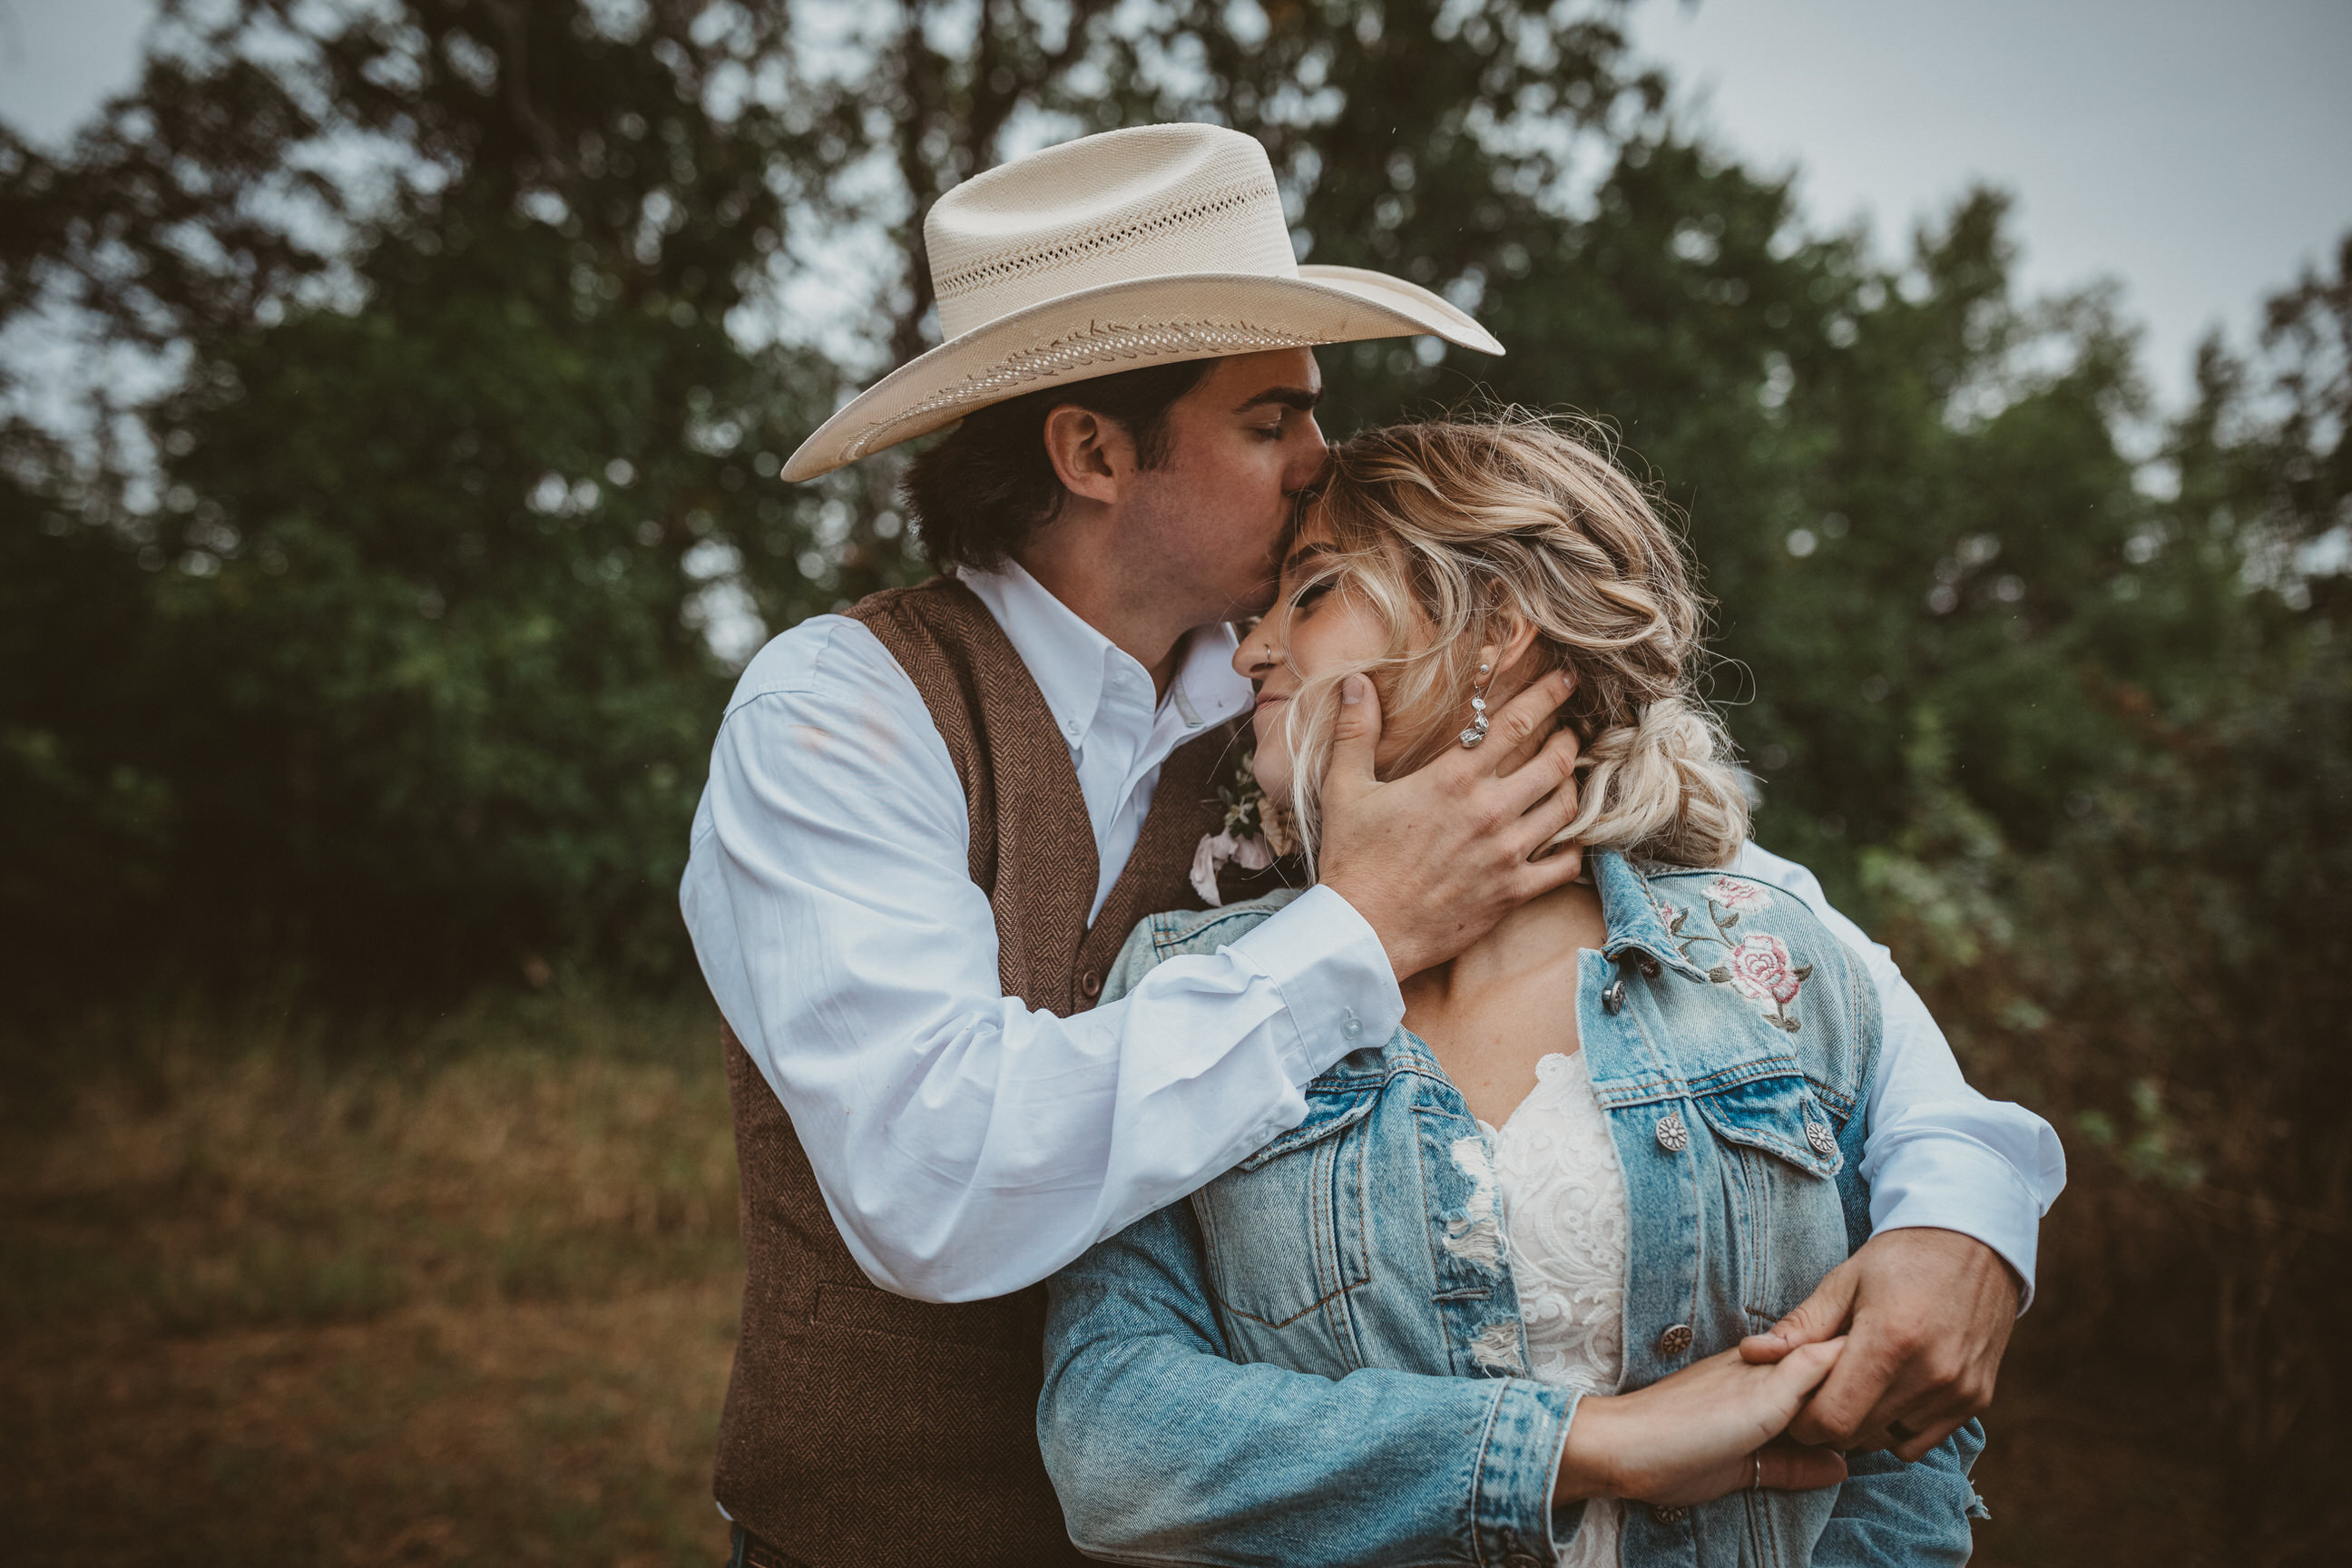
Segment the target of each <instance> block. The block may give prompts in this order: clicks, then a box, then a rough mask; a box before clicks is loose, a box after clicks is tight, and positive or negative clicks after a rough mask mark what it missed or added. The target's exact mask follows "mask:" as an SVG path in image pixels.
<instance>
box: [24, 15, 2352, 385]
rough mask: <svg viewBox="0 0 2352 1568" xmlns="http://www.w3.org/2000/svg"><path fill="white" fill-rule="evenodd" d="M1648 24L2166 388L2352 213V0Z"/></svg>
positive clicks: (1861, 207) (114, 61) (2312, 258)
mask: <svg viewBox="0 0 2352 1568" xmlns="http://www.w3.org/2000/svg"><path fill="white" fill-rule="evenodd" d="M152 11H153V5H152V0H0V116H5V118H6V119H7V120H8V121H10V122H11V123H12V124H14V125H16V127H18V128H19V129H20V130H21V131H25V132H31V133H32V134H33V135H35V136H37V137H39V138H41V139H43V140H45V141H53V140H56V139H58V138H61V137H62V136H64V135H66V134H67V133H68V132H70V131H71V130H72V128H73V127H74V126H75V125H76V124H78V123H79V121H81V120H82V119H84V118H85V117H86V116H88V115H89V112H90V111H91V110H93V109H95V108H96V107H97V105H98V103H99V101H100V100H101V99H102V98H104V97H105V96H106V95H107V94H108V93H110V92H112V91H114V90H116V89H120V88H122V87H125V86H127V85H129V83H130V80H131V73H132V71H133V69H134V68H135V64H136V60H137V54H138V47H139V38H140V35H141V32H142V29H143V28H144V26H145V24H146V20H147V18H148V17H149V16H151V15H152ZM1633 30H1634V34H1635V37H1636V38H1637V39H1638V41H1639V43H1640V45H1641V46H1642V47H1643V49H1644V50H1646V51H1647V52H1649V53H1651V54H1653V55H1654V56H1656V57H1657V58H1661V59H1663V60H1664V61H1665V62H1666V64H1667V65H1668V66H1669V67H1670V68H1672V69H1673V73H1674V75H1675V78H1676V79H1677V81H1678V82H1679V84H1680V90H1681V92H1682V94H1683V97H1684V100H1685V105H1686V109H1687V111H1688V112H1689V113H1690V114H1691V115H1692V116H1693V117H1694V118H1696V120H1698V121H1702V122H1704V123H1706V125H1708V126H1711V127H1712V128H1713V129H1714V130H1715V131H1716V132H1717V133H1718V134H1719V135H1720V136H1721V137H1722V138H1723V139H1724V140H1725V141H1727V142H1728V143H1729V144H1730V145H1731V146H1732V147H1734V148H1735V149H1737V150H1738V151H1739V152H1740V153H1744V154H1746V155H1747V156H1748V157H1749V158H1751V159H1752V160H1754V161H1756V162H1758V163H1762V164H1764V165H1767V166H1770V167H1781V168H1785V167H1789V166H1792V165H1793V166H1795V167H1798V168H1800V169H1801V171H1802V183H1801V190H1802V191H1803V193H1804V195H1805V200H1806V204H1807V206H1808V208H1809V209H1810V210H1811V212H1812V214H1813V215H1814V216H1815V217H1816V218H1817V219H1818V220H1820V221H1822V222H1824V223H1831V224H1835V223H1843V222H1844V221H1847V220H1849V219H1851V218H1853V217H1856V216H1867V218H1868V219H1869V221H1870V222H1871V224H1872V227H1873V229H1874V233H1875V235H1876V236H1877V238H1878V241H1879V244H1880V246H1881V247H1882V248H1883V249H1885V251H1886V252H1887V253H1888V254H1890V255H1891V254H1894V253H1895V250H1896V248H1897V247H1900V246H1901V245H1903V244H1904V243H1905V242H1906V239H1907V237H1908V235H1909V233H1910V231H1911V228H1912V226H1914V225H1915V224H1916V223H1917V222H1918V221H1920V220H1921V219H1922V218H1926V217H1929V216H1933V215H1935V214H1937V213H1939V212H1941V211H1942V210H1944V209H1945V208H1946V207H1948V205H1949V204H1950V203H1951V201H1952V200H1953V199H1954V198H1955V197H1956V196H1957V195H1958V194H1959V193H1960V192H1961V191H1962V190H1964V189H1965V188H1966V187H1967V185H1968V184H1969V182H1970V181H1972V180H1979V179H1981V180H1988V181H1990V182H1992V183H1994V184H2000V185H2002V186H2005V187H2007V188H2008V189H2009V190H2011V191H2012V192H2014V193H2015V194H2016V195H2017V197H2018V210H2017V223H2016V229H2017V233H2018V235H2019V236H2020V237H2021V240H2022V241H2023V244H2024V249H2025V258H2024V274H2025V279H2026V280H2027V282H2028V284H2029V285H2030V286H2032V287H2033V288H2036V289H2062V288H2070V287H2074V286H2075V285H2078V284H2081V283H2084V282H2087V281H2089V280H2091V279H2095V278H2098V277H2102V276H2111V277H2115V278H2118V279H2122V280H2123V283H2124V285H2125V289H2126V295H2125V300H2126V310H2127V311H2128V312H2129V313H2130V314H2131V315H2132V316H2133V317H2134V318H2135V319H2137V320H2138V321H2141V322H2143V323H2145V324H2146V326H2147V347H2146V352H2145V353H2144V356H2143V361H2142V363H2143V365H2144V367H2145V368H2146V369H2147V373H2148V374H2149V376H2150V378H2151V379H2152V380H2153V381H2154V383H2155V384H2156V385H2157V386H2158V389H2159V391H2160V392H2161V393H2163V394H2164V395H2166V397H2167V399H2168V401H2170V400H2175V399H2178V398H2179V397H2180V396H2181V395H2183V394H2184V392H2185V388H2186V386H2187V384H2188V367H2189V355H2190V353H2191V351H2192V349H2193V347H2194V344H2195V342H2196V340H2197V339H2198V338H2199V337H2200V336H2201V335H2202V334H2203V333H2204V332H2205V331H2207V330H2208V329H2209V328H2210V327H2211V326H2213V325H2215V324H2221V325H2224V326H2226V327H2228V328H2229V329H2231V331H2232V332H2233V333H2235V334H2238V335H2241V336H2242V335H2244V334H2245V333H2247V332H2249V331H2251V330H2252V322H2253V319H2254V305H2255V301H2256V300H2258V299H2259V298H2260V297H2261V296H2262V295H2263V293H2264V292H2266V291H2267V290H2269V289H2273V288H2276V287H2278V286H2279V285H2281V284H2284V283H2285V282H2287V281H2288V280H2290V279H2292V278H2293V277H2294V274H2295V272H2296V271H2297V269H2298V268H2301V267H2303V266H2305V265H2315V264H2319V263H2321V262H2322V261H2323V260H2324V258H2325V257H2326V254H2327V252H2328V250H2329V249H2330V247H2332V245H2333V242H2334V241H2335V239H2336V237H2338V236H2339V235H2341V234H2342V233H2344V232H2345V231H2346V230H2347V228H2352V0H2230V3H2227V4H2224V3H2222V0H1965V3H1954V0H1704V3H1703V4H1701V5H1696V6H1692V5H1685V4H1683V3H1682V0H1644V3H1643V4H1642V5H1638V6H1637V7H1636V8H1635V10H1634V12H1633Z"/></svg>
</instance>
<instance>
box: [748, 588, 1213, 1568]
mask: <svg viewBox="0 0 2352 1568" xmlns="http://www.w3.org/2000/svg"><path fill="white" fill-rule="evenodd" d="M848 613H849V614H850V615H851V616H855V617H856V619H858V620H860V621H863V622H864V623H865V624H866V626H867V627H868V628H869V629H870V630H872V631H873V633H874V635H875V636H876V637H879V638H880V639H881V641H882V646H883V647H887V648H888V649H889V650H890V653H891V656H892V657H893V658H896V659H897V660H898V665H899V668H902V669H904V670H905V671H906V672H907V674H908V677H909V678H910V679H912V680H913V681H914V683H915V688H916V689H917V690H918V691H919V692H920V693H921V694H922V698H923V701H924V703H925V704H926V705H927V706H928V707H929V710H930V713H931V721H932V722H933V723H935V724H936V725H937V726H938V727H939V731H940V736H941V738H942V739H944V740H945V741H946V742H947V747H948V754H949V755H950V756H951V757H953V758H954V759H955V765H956V772H957V773H958V774H959V775H960V776H961V779H962V781H963V792H964V805H965V807H966V809H967V811H968V812H969V814H970V817H971V867H970V869H971V879H972V880H973V881H974V882H975V883H977V884H979V886H980V887H981V888H982V889H983V890H984V891H985V892H986V893H987V894H988V898H989V903H990V905H991V907H992V909H993V910H994V911H995V915H996V939H997V947H998V953H999V957H998V961H997V962H998V973H999V975H1000V977H1001V978H1002V980H1003V986H1004V994H1006V995H1008V996H1018V997H1020V998H1022V999H1023V1000H1024V1001H1025V1002H1027V1003H1028V1004H1029V1005H1031V1006H1033V1007H1046V1008H1050V1009H1052V1010H1053V1011H1054V1012H1055V1013H1058V1014H1064V1015H1067V1014H1070V1013H1075V1012H1080V1011H1083V1010H1084V1009H1086V1008H1087V1007H1089V1006H1091V1005H1093V1004H1094V1000H1095V998H1096V996H1097V995H1098V994H1100V992H1101V990H1102V976H1103V974H1104V973H1105V971H1107V970H1108V968H1109V966H1110V963H1111V961H1112V960H1113V959H1114V958H1115V957H1117V955H1118V950H1119V947H1120V944H1121V943H1123V942H1125V941H1126V939H1127V933H1128V932H1129V931H1130V930H1131V929H1133V927H1134V925H1135V922H1136V921H1138V920H1139V919H1141V918H1142V917H1143V916H1145V915H1147V914H1150V913H1152V912H1153V911H1155V910H1169V909H1194V908H1198V907H1199V906H1200V900H1199V899H1198V898H1196V897H1195V896H1194V894H1193V892H1192V886H1191V884H1190V883H1189V882H1188V881H1187V880H1186V872H1187V870H1188V869H1189V868H1190V866H1191V862H1192V851H1193V848H1194V847H1195V846H1196V845H1197V844H1198V843H1199V842H1200V839H1201V836H1202V834H1204V833H1213V832H1215V831H1216V830H1217V828H1218V827H1219V826H1220V825H1221V824H1222V823H1223V805H1222V803H1221V802H1220V801H1219V800H1218V798H1217V791H1216V785H1217V784H1218V783H1219V782H1221V776H1222V775H1223V773H1224V772H1225V771H1226V770H1227V769H1229V768H1230V767H1231V766H1232V763H1233V758H1234V756H1235V755H1237V754H1238V753H1237V749H1236V748H1234V744H1233V742H1234V726H1231V725H1219V726H1216V727H1215V728H1213V729H1212V730H1210V731H1208V732H1206V733H1204V734H1202V736H1200V737H1199V738H1198V739H1195V740H1193V741H1191V742H1187V743H1185V744H1184V745H1182V746H1180V747H1179V748H1177V750H1176V751H1175V752H1174V753H1173V754H1172V755H1171V756H1170V757H1169V759H1168V761H1167V763H1165V764H1164V765H1163V766H1162V767H1161V768H1160V783H1159V785H1158V787H1157V789H1156V790H1155V791H1154V793H1153V795H1152V797H1151V810H1150V814H1149V816H1146V818H1145V820H1144V825H1143V834H1142V837H1141V839H1140V840H1139V842H1138V843H1137V845H1136V847H1135V853H1134V855H1133V856H1132V857H1130V858H1129V860H1128V863H1127V868H1126V870H1125V871H1124V872H1123V873H1122V874H1121V875H1120V877H1119V879H1118V883H1117V885H1116V886H1114V887H1113V888H1112V889H1111V893H1110V897H1109V898H1108V900H1106V901H1105V903H1104V905H1103V909H1102V913H1101V915H1100V917H1099V918H1097V920H1096V921H1095V922H1094V923H1093V925H1092V927H1091V928H1089V927H1088V925H1087V910H1088V907H1089V906H1090V905H1091V904H1092V903H1093V901H1094V892H1095V882H1096V879H1097V861H1096V858H1095V850H1094V828H1093V826H1092V825H1091V823H1089V821H1088V820H1087V808H1086V802H1085V799H1084V797H1083V796H1081V795H1080V794H1079V793H1078V778H1077V773H1076V769H1074V768H1073V767H1072V766H1071V763H1070V752H1069V746H1068V743H1067V742H1065V741H1064V740H1063V739H1062V736H1061V732H1060V731H1059V730H1058V729H1057V728H1056V727H1055V722H1054V718H1053V715H1052V713H1051V712H1050V711H1048V710H1047V709H1046V707H1045V698H1044V697H1043V696H1042V695H1041V694H1040V693H1039V691H1038V689H1037V683H1036V681H1035V680H1034V679H1032V678H1031V676H1030V674H1029V671H1028V668H1027V667H1026V666H1024V664H1023V663H1022V662H1021V658H1020V655H1019V654H1017V653H1015V652H1014V651H1013V645H1012V643H1011V642H1010V641H1009V640H1008V639H1007V638H1006V637H1005V636H1004V633H1003V629H1002V628H1000V627H999V626H997V624H996V621H995V619H994V617H992V616H991V615H990V614H989V612H988V609H987V607H986V606H985V605H982V603H981V602H980V600H979V599H978V598H977V597H976V596H974V595H973V594H972V593H971V590H970V589H968V588H966V587H964V586H963V585H962V584H960V583H955V582H951V581H948V580H946V579H935V580H933V581H932V582H929V583H926V584H923V585H922V586H921V587H919V588H904V589H892V590H890V591H888V592H887V593H881V594H877V595H874V596H873V597H872V598H869V599H867V600H866V601H865V602H864V603H862V604H860V605H857V606H856V608H854V609H852V610H850V611H849V612H848ZM1226 886H1227V889H1228V896H1229V897H1230V896H1232V894H1233V884H1232V881H1231V879H1228V880H1227V884H1226ZM725 1047H726V1053H727V1076H728V1089H729V1094H730V1099H731V1100H732V1101H733V1104H734V1108H735V1148H736V1156H737V1159H738V1160H739V1162H740V1165H741V1168H742V1177H743V1194H742V1205H743V1249H744V1254H745V1263H746V1268H747V1273H746V1278H745V1279H744V1284H743V1321H742V1331H741V1337H740V1340H739V1341H738V1342H737V1345H736V1350H735V1371H734V1375H733V1376H732V1378H731V1379H730V1381H729V1384H728V1388H727V1405H726V1410H725V1413H724V1415H722V1416H721V1417H720V1420H719V1469H718V1476H717V1479H716V1483H715V1490H716V1491H717V1493H718V1497H719V1502H720V1503H721V1504H722V1505H724V1506H725V1508H726V1510H727V1511H728V1512H729V1513H730V1515H732V1516H733V1517H734V1519H735V1520H736V1521H737V1522H738V1523H740V1524H741V1525H742V1526H743V1527H744V1528H745V1529H747V1530H749V1531H751V1533H752V1534H754V1535H756V1536H759V1537H761V1538H762V1539H763V1540H764V1541H766V1542H769V1543H771V1544H772V1545H773V1546H774V1547H776V1548H778V1549H780V1550H781V1551H782V1552H785V1553H787V1554H789V1555H790V1556H792V1557H794V1558H797V1559H799V1560H801V1561H802V1562H803V1563H806V1564H807V1565H808V1568H835V1565H836V1564H838V1565H840V1568H852V1565H855V1568H899V1565H901V1564H908V1565H914V1564H921V1565H925V1568H929V1565H934V1564H936V1565H939V1568H981V1565H982V1564H1002V1565H1003V1568H1045V1565H1050V1564H1060V1563H1080V1562H1083V1561H1084V1559H1082V1558H1081V1557H1080V1556H1079V1555H1078V1553H1077V1552H1076V1549H1075V1548H1074V1547H1072V1546H1071V1545H1070V1543H1069V1537H1068V1534H1067V1532H1066V1531H1065V1529H1064V1527H1063V1523H1062V1510H1061V1506H1060V1504H1059V1503H1058V1502H1056V1501H1055V1497H1054V1492H1053V1489H1052V1487H1051V1486H1050V1485H1048V1483H1047V1481H1046V1479H1045V1466H1044V1463H1043V1462H1042V1461H1041V1460H1040V1458H1038V1454H1037V1437H1036V1405H1037V1393H1038V1389H1039V1387H1040V1385H1041V1381H1042V1371H1043V1368H1042V1353H1041V1338H1042V1333H1043V1328H1044V1321H1045V1290H1044V1288H1043V1287H1042V1286H1038V1287H1032V1288H1031V1289H1026V1290H1024V1291H1021V1292H1020V1293H1019V1294H1017V1295H1013V1296H1005V1297H1000V1298H998V1299H997V1300H991V1301H976V1302H971V1303H969V1304H963V1305H956V1306H940V1305H937V1304H934V1303H930V1302H924V1301H913V1300H907V1299H906V1298H904V1297H900V1296H894V1295H891V1294H889V1293H888V1292H887V1291H883V1290H878V1289H875V1288H874V1287H873V1286H872V1285H870V1284H868V1283H867V1282H866V1277H865V1275H864V1274H863V1273H862V1272H860V1271H859V1269H858V1267H857V1265H856V1262H855V1261H854V1260H853V1259H852V1258H851V1257H850V1255H849V1249H848V1248H847V1247H845V1246H843V1245H842V1241H841V1238H840V1237H839V1236H838V1235H837V1234H836V1233H835V1229H834V1226H833V1222H832V1219H831V1217H830V1216H829V1215H827V1214H826V1212H825V1206H824V1196H823V1194H820V1193H819V1192H818V1190H817V1184H816V1177H815V1175H814V1173H813V1172H812V1171H811V1170H810V1168H809V1163H808V1158H807V1156H806V1155H804V1154H803V1152H801V1146H800V1142H799V1141H798V1140H797V1139H796V1138H795V1137H794V1136H793V1128H792V1122H791V1121H790V1119H789V1118H788V1117H787V1116H786V1115H785V1112H784V1109H783V1107H782V1105H781V1104H779V1103H778V1102H777V1100H776V1097H775V1095H774V1094H773V1092H772V1091H771V1090H770V1089H769V1088H768V1085H767V1081H766V1080H765V1079H762V1078H761V1076H760V1072H759V1069H758V1068H756V1067H755V1066H753V1065H752V1062H751V1058H749V1057H748V1056H747V1055H745V1054H744V1051H743V1047H741V1046H740V1044H739V1043H737V1041H736V1039H735V1037H734V1035H733V1034H732V1033H731V1032H730V1033H728V1034H727V1035H726V1037H725Z"/></svg>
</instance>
